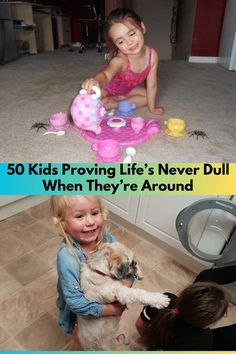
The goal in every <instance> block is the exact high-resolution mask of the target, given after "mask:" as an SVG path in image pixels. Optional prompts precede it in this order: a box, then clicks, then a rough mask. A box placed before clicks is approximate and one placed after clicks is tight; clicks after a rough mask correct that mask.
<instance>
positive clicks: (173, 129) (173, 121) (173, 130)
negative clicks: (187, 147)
mask: <svg viewBox="0 0 236 354" xmlns="http://www.w3.org/2000/svg"><path fill="white" fill-rule="evenodd" d="M165 124H166V126H167V127H166V130H165V132H166V134H168V135H170V136H176V137H180V136H185V135H186V130H185V128H186V124H185V121H184V120H183V119H181V118H174V117H171V118H169V119H168V120H167V121H165Z"/></svg>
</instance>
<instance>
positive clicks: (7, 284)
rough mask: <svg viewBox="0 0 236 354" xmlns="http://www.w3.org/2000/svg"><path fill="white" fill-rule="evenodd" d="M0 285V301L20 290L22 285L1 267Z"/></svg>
mask: <svg viewBox="0 0 236 354" xmlns="http://www.w3.org/2000/svg"><path fill="white" fill-rule="evenodd" d="M0 284H1V287H0V301H2V300H4V299H5V298H6V297H7V296H9V295H11V294H12V293H14V292H15V291H17V290H19V289H20V288H22V285H21V284H20V283H19V282H18V281H17V280H16V279H15V278H13V277H12V276H11V275H10V274H9V273H8V272H7V271H6V270H5V269H3V268H2V267H0Z"/></svg>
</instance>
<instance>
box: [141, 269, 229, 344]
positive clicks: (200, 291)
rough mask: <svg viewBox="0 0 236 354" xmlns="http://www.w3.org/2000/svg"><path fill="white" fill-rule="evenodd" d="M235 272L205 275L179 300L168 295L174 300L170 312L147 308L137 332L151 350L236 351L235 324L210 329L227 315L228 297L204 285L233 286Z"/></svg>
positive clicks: (215, 270) (222, 271) (227, 271)
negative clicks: (228, 284) (231, 284)
mask: <svg viewBox="0 0 236 354" xmlns="http://www.w3.org/2000/svg"><path fill="white" fill-rule="evenodd" d="M235 270H236V266H231V267H225V268H218V269H211V270H206V271H203V272H202V273H200V274H199V275H198V276H197V278H196V280H197V282H195V283H194V284H192V285H190V286H188V287H186V288H185V289H184V290H183V291H182V292H181V293H180V295H179V297H177V296H175V295H174V294H171V293H165V294H166V295H168V297H169V298H171V302H170V305H169V306H168V308H166V309H163V310H156V309H154V308H152V307H150V306H146V307H144V308H143V310H142V312H141V314H140V316H139V318H138V319H137V321H136V328H137V330H138V332H139V333H140V335H142V336H144V338H145V340H146V342H147V346H148V349H149V350H158V349H162V350H236V324H233V325H230V326H225V327H220V328H214V329H211V328H210V327H211V326H212V325H214V324H216V322H217V321H219V320H220V319H221V318H222V317H223V316H224V315H225V314H226V313H227V308H228V301H229V300H228V297H227V295H226V294H225V293H224V291H223V290H222V289H221V288H220V287H219V286H218V285H217V284H216V283H213V282H205V281H206V280H207V278H208V279H209V278H210V280H212V278H213V279H214V280H215V281H218V282H220V283H221V284H226V281H228V282H233V281H235V279H236V274H235ZM229 274H230V276H229ZM224 275H226V280H225V279H224ZM201 280H204V281H203V282H201Z"/></svg>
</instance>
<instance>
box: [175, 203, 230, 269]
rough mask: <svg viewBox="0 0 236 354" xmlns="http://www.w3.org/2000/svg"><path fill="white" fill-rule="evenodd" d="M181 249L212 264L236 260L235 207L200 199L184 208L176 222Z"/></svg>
mask: <svg viewBox="0 0 236 354" xmlns="http://www.w3.org/2000/svg"><path fill="white" fill-rule="evenodd" d="M176 229H177V232H178V235H179V239H180V241H181V243H182V244H183V246H184V247H185V248H186V249H187V250H188V251H189V252H190V253H191V254H192V255H194V256H195V257H197V258H199V259H202V260H204V261H207V262H212V263H215V264H225V263H230V262H235V261H236V204H235V203H233V202H231V201H228V200H225V199H224V200H222V199H218V198H215V199H202V200H200V201H198V202H195V203H193V204H191V205H190V206H189V207H187V208H185V209H183V210H182V211H181V212H180V213H179V215H178V216H177V219H176Z"/></svg>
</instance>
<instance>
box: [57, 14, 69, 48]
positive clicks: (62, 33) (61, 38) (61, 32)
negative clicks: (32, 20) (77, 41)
mask: <svg viewBox="0 0 236 354" xmlns="http://www.w3.org/2000/svg"><path fill="white" fill-rule="evenodd" d="M55 19H56V24H57V36H58V47H59V48H60V47H62V46H64V45H68V44H70V43H71V21H70V17H67V16H55Z"/></svg>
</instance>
